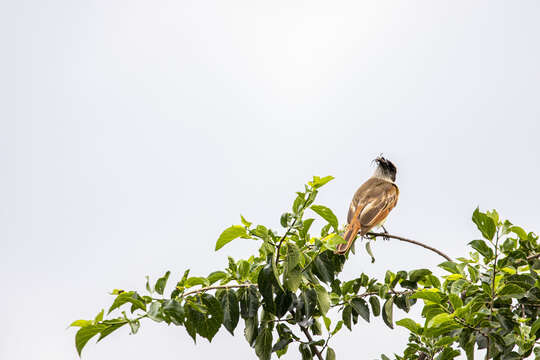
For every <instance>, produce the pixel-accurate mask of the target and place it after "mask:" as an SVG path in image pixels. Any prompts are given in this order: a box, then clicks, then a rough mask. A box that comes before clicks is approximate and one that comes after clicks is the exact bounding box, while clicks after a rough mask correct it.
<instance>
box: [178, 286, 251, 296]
mask: <svg viewBox="0 0 540 360" xmlns="http://www.w3.org/2000/svg"><path fill="white" fill-rule="evenodd" d="M250 286H255V287H257V285H255V284H233V285H215V286H207V287H203V288H200V289H197V290H193V291H188V292H187V293H185V294H183V295H182V296H181V297H183V298H184V297H186V296H189V295H192V294H199V293H202V292H206V291H209V290H217V289H234V288H243V287H250Z"/></svg>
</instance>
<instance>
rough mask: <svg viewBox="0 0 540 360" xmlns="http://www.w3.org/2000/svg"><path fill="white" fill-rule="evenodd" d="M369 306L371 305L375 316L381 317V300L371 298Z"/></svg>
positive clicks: (374, 297)
mask: <svg viewBox="0 0 540 360" xmlns="http://www.w3.org/2000/svg"><path fill="white" fill-rule="evenodd" d="M369 304H370V305H371V311H372V312H373V316H379V315H380V314H381V303H380V302H379V298H378V297H376V296H371V297H370V298H369Z"/></svg>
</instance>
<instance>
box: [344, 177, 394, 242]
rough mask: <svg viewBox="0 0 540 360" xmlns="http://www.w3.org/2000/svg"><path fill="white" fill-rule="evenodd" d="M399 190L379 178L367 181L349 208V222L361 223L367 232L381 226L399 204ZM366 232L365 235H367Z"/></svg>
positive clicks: (359, 189)
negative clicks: (378, 225)
mask: <svg viewBox="0 0 540 360" xmlns="http://www.w3.org/2000/svg"><path fill="white" fill-rule="evenodd" d="M398 197H399V190H398V187H397V186H396V184H394V183H392V182H390V181H386V180H383V179H379V178H371V179H369V180H368V181H366V182H365V183H364V184H362V186H360V188H358V190H357V191H356V193H355V194H354V197H353V199H352V201H351V205H350V206H349V213H348V215H347V222H348V223H349V224H351V223H353V222H356V221H359V222H360V224H361V226H362V230H364V228H367V230H366V231H365V232H367V231H369V229H371V228H372V227H373V226H375V225H377V224H379V223H380V222H381V221H382V220H384V218H386V216H388V213H389V212H390V210H392V209H393V208H394V207H395V206H396V203H397V200H398ZM365 232H364V233H365Z"/></svg>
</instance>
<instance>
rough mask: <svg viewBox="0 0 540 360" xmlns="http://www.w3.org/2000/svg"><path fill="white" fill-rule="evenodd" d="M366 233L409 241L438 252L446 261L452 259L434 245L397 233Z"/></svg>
mask: <svg viewBox="0 0 540 360" xmlns="http://www.w3.org/2000/svg"><path fill="white" fill-rule="evenodd" d="M366 235H371V236H375V237H377V236H383V237H387V238H391V239H396V240H399V241H404V242H408V243H411V244H414V245H418V246H421V247H423V248H425V249H428V250H431V251H433V252H434V253H437V254H439V255H440V256H442V257H443V258H445V259H446V260H448V261H452V258H451V257H450V256H448V255H446V254H445V253H443V252H442V251H440V250H438V249H435V248H434V247H431V246H429V245H426V244H424V243H421V242H420V241H416V240H411V239H406V238H404V237H401V236H397V235H391V234H385V233H374V232H368V233H367V234H366Z"/></svg>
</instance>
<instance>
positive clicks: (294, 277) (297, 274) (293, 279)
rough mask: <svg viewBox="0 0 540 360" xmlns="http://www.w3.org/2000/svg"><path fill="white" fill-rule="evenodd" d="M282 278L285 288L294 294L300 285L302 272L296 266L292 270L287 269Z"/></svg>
mask: <svg viewBox="0 0 540 360" xmlns="http://www.w3.org/2000/svg"><path fill="white" fill-rule="evenodd" d="M283 276H284V280H283V283H284V285H285V287H286V288H287V289H289V290H290V291H292V292H296V290H298V287H299V286H300V284H301V283H302V271H301V270H300V268H299V267H298V266H297V267H295V268H294V269H292V270H290V269H287V272H285V274H283Z"/></svg>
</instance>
